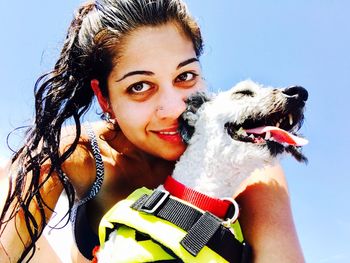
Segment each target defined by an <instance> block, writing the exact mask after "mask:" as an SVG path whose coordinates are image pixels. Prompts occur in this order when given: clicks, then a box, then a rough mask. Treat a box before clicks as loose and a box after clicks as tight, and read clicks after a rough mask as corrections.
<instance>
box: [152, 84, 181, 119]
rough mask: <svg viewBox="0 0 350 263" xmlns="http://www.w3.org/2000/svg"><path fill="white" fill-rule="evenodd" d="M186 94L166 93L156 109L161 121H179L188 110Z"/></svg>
mask: <svg viewBox="0 0 350 263" xmlns="http://www.w3.org/2000/svg"><path fill="white" fill-rule="evenodd" d="M185 100H186V94H184V93H183V92H181V91H171V92H164V93H163V94H162V95H161V96H160V98H159V102H158V105H157V107H156V115H157V117H158V118H160V119H177V118H179V116H180V115H181V114H182V113H183V112H184V111H185V109H186V103H185Z"/></svg>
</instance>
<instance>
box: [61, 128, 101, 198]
mask: <svg viewBox="0 0 350 263" xmlns="http://www.w3.org/2000/svg"><path fill="white" fill-rule="evenodd" d="M89 126H90V127H91V129H92V131H93V133H94V134H95V137H96V139H97V141H98V143H100V139H99V138H100V137H101V135H103V133H104V132H105V129H104V128H103V123H102V122H94V123H90V125H89ZM88 129H90V128H88V127H87V126H86V125H82V126H81V134H80V136H79V138H76V127H75V126H66V127H65V128H64V129H62V136H61V147H60V151H61V154H62V153H63V152H66V151H67V150H69V148H70V147H72V145H74V143H76V144H77V145H76V148H75V149H74V151H73V152H72V153H71V154H70V156H69V157H68V158H67V159H66V160H65V162H64V163H63V165H62V169H63V171H64V172H65V173H66V175H67V176H68V177H69V179H70V180H71V183H72V184H73V186H74V188H75V190H76V191H77V194H78V197H79V196H82V195H84V194H85V193H86V191H88V190H89V189H90V187H91V185H92V184H93V182H94V181H95V178H96V165H95V157H94V155H93V153H92V147H91V142H90V138H89V135H88Z"/></svg>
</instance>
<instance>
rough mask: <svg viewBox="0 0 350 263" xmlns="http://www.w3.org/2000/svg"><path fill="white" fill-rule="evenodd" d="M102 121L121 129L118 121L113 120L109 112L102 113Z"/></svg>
mask: <svg viewBox="0 0 350 263" xmlns="http://www.w3.org/2000/svg"><path fill="white" fill-rule="evenodd" d="M102 120H104V121H106V122H107V123H110V124H112V125H113V127H114V128H115V129H117V128H119V126H118V123H117V120H116V119H112V118H111V114H110V113H109V112H104V113H102Z"/></svg>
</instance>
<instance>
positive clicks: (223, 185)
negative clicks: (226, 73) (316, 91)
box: [99, 81, 308, 261]
mask: <svg viewBox="0 0 350 263" xmlns="http://www.w3.org/2000/svg"><path fill="white" fill-rule="evenodd" d="M307 98H308V93H307V91H306V90H305V89H304V88H302V87H298V86H294V87H290V88H284V89H276V88H271V87H266V88H263V87H261V86H260V85H258V84H256V83H254V82H252V81H243V82H240V83H239V84H237V85H236V86H235V87H233V88H232V89H230V90H228V91H225V92H221V93H218V94H217V95H215V96H213V97H212V98H208V97H207V95H206V94H204V93H197V94H194V95H193V96H192V97H190V98H189V99H188V101H187V103H188V107H187V110H186V111H185V112H184V113H183V115H182V124H181V127H180V132H181V134H182V136H183V138H184V140H185V141H186V142H187V143H188V147H187V149H186V151H185V153H184V154H183V155H182V156H181V158H180V160H179V161H178V163H177V164H176V167H175V170H174V172H173V175H172V177H173V178H174V179H176V180H177V181H178V182H180V183H182V184H184V185H186V186H187V187H189V188H192V189H194V190H196V191H198V192H201V193H205V194H206V195H208V196H211V197H216V198H224V197H232V196H233V194H234V192H235V191H236V190H237V188H238V186H239V185H240V184H241V183H242V181H243V180H244V179H245V178H247V177H248V176H249V175H250V174H251V173H252V172H253V171H254V170H255V169H257V168H259V167H263V166H266V165H272V164H273V163H274V162H275V160H276V157H277V156H278V155H280V154H282V153H284V152H287V153H290V154H291V155H292V156H294V157H295V158H296V159H297V160H298V161H306V158H305V157H304V156H303V155H302V154H301V152H300V149H301V146H303V145H305V144H306V143H307V140H305V139H303V138H300V137H298V136H297V135H296V132H297V131H298V130H299V128H300V126H301V124H302V120H303V110H304V106H305V101H306V100H307ZM107 247H110V249H112V247H113V245H111V244H108V241H107V242H106V243H105V248H107ZM106 250H108V249H102V250H101V251H100V252H99V254H100V256H99V258H101V259H102V258H104V259H106V258H109V257H113V256H112V254H113V253H112V252H111V251H109V252H108V251H106ZM107 261H108V260H107Z"/></svg>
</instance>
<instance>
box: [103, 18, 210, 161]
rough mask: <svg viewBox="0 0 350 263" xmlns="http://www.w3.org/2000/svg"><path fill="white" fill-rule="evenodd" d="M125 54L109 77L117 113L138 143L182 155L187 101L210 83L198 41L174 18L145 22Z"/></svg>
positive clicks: (173, 155)
mask: <svg viewBox="0 0 350 263" xmlns="http://www.w3.org/2000/svg"><path fill="white" fill-rule="evenodd" d="M119 54H120V57H119V58H118V60H117V62H116V66H115V67H114V68H113V70H112V72H111V74H110V75H109V77H108V80H107V83H108V91H109V103H110V107H111V109H112V113H113V115H114V116H113V117H115V118H116V120H117V122H118V124H119V126H120V128H121V130H122V131H123V133H124V134H125V136H126V137H127V138H128V139H129V140H130V141H131V142H132V143H133V144H134V145H135V146H137V147H138V148H140V149H142V150H143V151H145V152H147V153H150V154H152V155H154V156H158V157H161V158H164V159H167V160H176V159H178V158H179V157H180V155H181V154H182V153H183V152H184V150H185V145H184V143H183V142H182V140H181V137H180V135H179V133H178V126H179V123H178V118H179V116H180V115H181V113H182V112H183V111H184V110H185V107H186V105H185V102H184V101H185V99H186V98H187V97H188V96H189V95H190V94H192V93H194V92H195V91H197V90H200V89H204V88H205V83H204V80H203V79H202V73H201V67H200V63H199V61H198V60H197V57H196V54H195V51H194V48H193V44H192V41H191V40H190V39H189V38H188V37H187V36H186V35H185V34H184V33H183V32H182V31H181V29H180V28H179V27H178V26H176V25H175V24H173V23H167V24H165V25H161V26H157V27H142V28H139V29H137V30H135V31H133V32H132V33H131V34H130V35H128V36H126V37H125V38H124V39H123V42H122V49H121V50H119Z"/></svg>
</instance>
